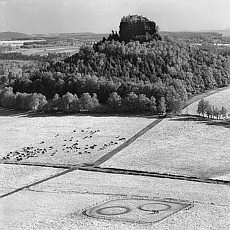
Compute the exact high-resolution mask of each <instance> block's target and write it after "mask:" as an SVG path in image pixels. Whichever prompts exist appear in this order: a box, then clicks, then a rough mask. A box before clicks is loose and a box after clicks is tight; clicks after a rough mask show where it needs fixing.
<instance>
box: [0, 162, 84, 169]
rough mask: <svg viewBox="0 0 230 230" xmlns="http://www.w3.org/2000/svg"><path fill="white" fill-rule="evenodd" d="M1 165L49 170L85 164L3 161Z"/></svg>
mask: <svg viewBox="0 0 230 230" xmlns="http://www.w3.org/2000/svg"><path fill="white" fill-rule="evenodd" d="M0 163H1V164H9V165H24V166H38V167H47V168H62V169H69V168H73V167H81V166H83V165H84V164H75V165H71V164H50V163H40V162H17V161H3V162H0Z"/></svg>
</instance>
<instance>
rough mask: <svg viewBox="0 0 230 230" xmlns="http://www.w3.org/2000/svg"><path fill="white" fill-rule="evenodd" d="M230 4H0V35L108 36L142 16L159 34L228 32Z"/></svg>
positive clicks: (182, 0) (217, 0) (167, 0)
mask: <svg viewBox="0 0 230 230" xmlns="http://www.w3.org/2000/svg"><path fill="white" fill-rule="evenodd" d="M229 12H230V0H0V32H3V31H15V32H22V33H27V34H35V33H61V32H62V33H67V32H71V33H79V32H95V33H110V32H111V31H112V30H115V31H116V30H117V31H119V23H120V19H121V18H122V17H123V16H125V15H129V14H131V15H132V14H138V15H143V16H146V17H147V18H149V19H150V20H152V21H155V22H156V24H157V25H158V26H159V27H160V30H161V31H180V30H193V31H199V30H219V29H226V28H230V13H229Z"/></svg>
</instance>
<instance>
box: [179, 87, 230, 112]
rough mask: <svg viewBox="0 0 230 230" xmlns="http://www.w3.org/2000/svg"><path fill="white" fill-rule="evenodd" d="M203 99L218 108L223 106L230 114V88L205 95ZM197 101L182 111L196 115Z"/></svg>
mask: <svg viewBox="0 0 230 230" xmlns="http://www.w3.org/2000/svg"><path fill="white" fill-rule="evenodd" d="M204 99H205V100H207V101H209V103H210V104H212V105H214V106H217V107H218V108H221V107H222V106H224V107H225V108H226V109H227V110H228V114H230V88H228V89H226V90H223V91H220V92H218V93H215V94H213V95H210V96H208V97H205V98H204ZM198 103H199V101H196V102H194V103H193V104H191V105H189V106H188V107H186V108H185V109H184V110H183V111H182V113H183V114H191V115H197V112H196V111H197V107H198Z"/></svg>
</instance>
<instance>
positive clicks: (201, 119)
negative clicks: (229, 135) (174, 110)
mask: <svg viewBox="0 0 230 230" xmlns="http://www.w3.org/2000/svg"><path fill="white" fill-rule="evenodd" d="M170 121H197V122H199V123H202V124H206V125H213V126H222V127H224V128H230V119H223V120H213V119H210V118H207V117H201V116H198V115H197V116H195V115H186V116H179V117H174V118H172V119H170Z"/></svg>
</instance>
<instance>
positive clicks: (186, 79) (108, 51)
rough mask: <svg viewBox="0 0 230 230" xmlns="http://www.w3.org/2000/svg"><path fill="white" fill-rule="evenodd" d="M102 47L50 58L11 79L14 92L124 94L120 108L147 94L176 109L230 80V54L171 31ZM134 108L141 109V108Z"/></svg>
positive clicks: (102, 99) (101, 97) (158, 103)
mask: <svg viewBox="0 0 230 230" xmlns="http://www.w3.org/2000/svg"><path fill="white" fill-rule="evenodd" d="M98 48H99V51H97V52H95V51H94V49H93V48H92V47H82V48H81V49H80V51H79V53H78V54H75V55H73V56H71V57H69V58H66V59H65V60H64V61H62V62H57V63H49V65H48V67H46V68H45V69H40V71H37V72H35V73H33V74H32V75H31V76H30V77H28V78H22V79H14V80H11V81H10V82H9V86H11V87H13V90H14V92H23V93H24V92H25V93H41V94H42V95H45V96H46V98H47V99H52V98H53V97H54V96H55V98H56V99H57V95H55V94H58V95H59V96H60V97H62V96H63V95H65V94H66V93H67V92H69V93H71V94H72V95H74V94H75V98H76V97H78V98H80V97H81V96H82V95H83V94H84V93H89V95H91V96H93V94H94V99H95V97H97V100H99V103H100V104H103V105H107V104H108V100H110V102H111V96H112V95H113V96H114V95H116V96H115V97H116V98H115V99H114V100H115V101H116V100H117V97H118V98H120V99H119V100H118V102H117V108H116V110H118V111H119V108H120V109H121V107H119V106H120V105H122V101H123V107H122V108H123V109H122V110H126V111H127V110H129V109H124V107H125V106H128V104H129V103H130V104H132V103H133V106H134V107H135V100H136V101H137V100H139V99H138V98H139V96H140V95H141V97H142V96H145V97H146V98H147V99H148V100H149V101H150V99H151V100H153V101H154V100H155V106H156V107H157V108H158V107H159V106H160V107H161V105H162V106H163V104H164V105H165V107H166V109H167V110H168V111H170V110H173V108H175V107H176V108H177V107H178V105H179V107H182V105H183V103H184V102H185V101H186V100H187V99H188V97H190V96H192V95H194V94H199V93H201V92H204V91H205V90H208V89H213V88H215V87H224V86H226V85H228V84H229V83H230V75H229V60H228V58H227V57H224V56H221V55H219V54H215V53H212V52H211V51H202V50H200V49H199V47H197V46H191V45H189V44H186V43H184V42H182V41H177V40H174V39H172V38H169V37H165V38H164V40H162V41H152V42H148V43H143V44H140V43H139V42H138V41H137V42H129V43H127V44H124V43H121V42H115V41H106V42H104V43H102V44H101V45H100V46H99V47H98ZM114 92H115V93H116V94H114ZM130 95H131V96H130ZM129 97H130V98H131V99H130V98H129ZM149 101H148V104H147V107H145V110H148V109H149V106H150V104H151V103H150V102H149ZM140 103H141V102H140ZM70 107H71V106H69V108H70ZM130 110H133V112H135V108H132V109H130ZM158 112H162V111H161V110H160V109H159V110H158ZM163 112H164V111H163Z"/></svg>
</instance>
